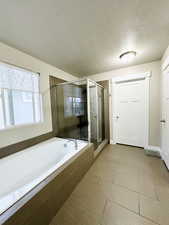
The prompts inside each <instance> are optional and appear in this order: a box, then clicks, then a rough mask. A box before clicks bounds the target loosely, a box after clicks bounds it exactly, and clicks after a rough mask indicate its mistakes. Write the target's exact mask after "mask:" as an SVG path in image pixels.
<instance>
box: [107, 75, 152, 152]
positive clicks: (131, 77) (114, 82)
mask: <svg viewBox="0 0 169 225" xmlns="http://www.w3.org/2000/svg"><path fill="white" fill-rule="evenodd" d="M150 77H151V72H145V73H140V74H129V75H122V76H117V77H114V78H112V79H111V81H110V83H111V85H110V86H111V90H110V95H111V102H110V104H109V107H110V108H109V112H110V115H111V116H110V120H111V121H110V143H111V144H116V143H117V142H116V124H115V123H114V122H113V120H114V116H115V112H116V108H115V107H116V106H115V105H116V104H115V99H116V95H115V94H116V91H115V89H116V86H117V83H118V82H123V81H124V82H125V81H132V80H140V79H145V96H146V101H145V104H146V106H145V107H146V116H145V128H146V130H145V138H144V140H145V141H144V148H147V147H148V146H149V100H150ZM111 138H112V139H111Z"/></svg>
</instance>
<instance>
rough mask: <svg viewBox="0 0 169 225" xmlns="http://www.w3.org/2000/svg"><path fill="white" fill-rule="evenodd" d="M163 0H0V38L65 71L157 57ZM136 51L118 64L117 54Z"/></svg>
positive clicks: (166, 36) (164, 40)
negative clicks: (131, 56) (133, 57)
mask: <svg viewBox="0 0 169 225" xmlns="http://www.w3.org/2000/svg"><path fill="white" fill-rule="evenodd" d="M168 9H169V1H168V0H123V1H122V0H121V1H120V0H27V1H24V0H12V1H11V0H1V4H0V40H1V41H2V42H4V43H6V44H9V45H11V46H13V47H15V48H17V49H19V50H22V51H24V52H26V53H28V54H30V55H32V56H35V57H37V58H39V59H41V60H43V61H45V62H47V63H49V64H52V65H54V66H56V67H58V68H60V69H62V70H64V71H66V72H69V73H71V74H74V75H77V76H84V75H90V74H94V73H99V72H103V71H108V70H112V69H115V68H121V67H124V66H129V65H136V64H140V63H145V62H150V61H153V60H157V59H160V58H161V56H162V54H163V52H164V50H165V48H166V47H167V45H168V44H169V13H168ZM127 50H135V51H137V52H138V55H137V57H136V58H135V60H134V61H133V62H132V63H130V64H124V63H122V62H121V61H120V60H119V55H120V54H121V53H123V52H124V51H127Z"/></svg>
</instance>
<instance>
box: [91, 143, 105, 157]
mask: <svg viewBox="0 0 169 225" xmlns="http://www.w3.org/2000/svg"><path fill="white" fill-rule="evenodd" d="M107 144H108V140H107V139H105V140H104V141H102V143H101V144H100V145H99V146H98V147H97V149H96V150H95V151H94V158H95V157H96V156H97V155H98V154H99V153H100V152H101V151H102V149H103V148H104V147H105V145H107Z"/></svg>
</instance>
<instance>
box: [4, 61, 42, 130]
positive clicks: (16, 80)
mask: <svg viewBox="0 0 169 225" xmlns="http://www.w3.org/2000/svg"><path fill="white" fill-rule="evenodd" d="M41 105H42V104H41V95H40V91H39V74H38V73H33V72H30V71H27V70H24V69H20V68H17V67H14V66H10V65H7V64H3V63H1V64H0V129H5V128H8V127H11V126H17V125H24V124H32V123H38V122H41V121H42V107H41Z"/></svg>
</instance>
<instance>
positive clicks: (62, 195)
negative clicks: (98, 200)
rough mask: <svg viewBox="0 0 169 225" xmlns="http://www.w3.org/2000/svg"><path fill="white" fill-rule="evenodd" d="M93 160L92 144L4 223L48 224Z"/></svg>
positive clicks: (8, 224) (15, 224)
mask: <svg viewBox="0 0 169 225" xmlns="http://www.w3.org/2000/svg"><path fill="white" fill-rule="evenodd" d="M93 160H94V150H93V145H90V146H89V147H88V148H87V149H86V150H85V151H84V152H83V153H82V154H81V155H80V156H79V157H78V158H76V159H75V160H74V161H73V162H72V163H71V164H70V165H69V166H68V167H66V168H65V169H64V170H63V171H62V172H61V173H60V174H58V175H57V176H56V178H54V179H53V180H52V181H51V182H50V183H49V184H47V185H46V186H45V187H44V188H43V189H42V190H41V191H40V192H39V193H37V194H36V195H35V196H34V197H33V198H32V199H31V200H29V201H28V202H27V203H26V204H25V205H24V206H23V207H22V208H21V209H20V210H18V211H17V212H16V213H15V214H14V215H13V216H12V217H11V218H10V219H9V220H7V221H6V222H5V223H4V225H48V224H49V223H50V221H51V220H52V218H53V217H54V216H55V215H56V213H57V211H58V210H59V208H60V207H61V206H62V205H63V203H64V202H65V200H66V199H67V198H68V196H69V195H70V194H71V192H72V191H73V189H74V188H75V186H76V185H77V183H78V182H79V181H80V180H81V179H82V177H83V176H84V174H85V173H86V171H87V170H88V169H89V168H90V166H91V164H92V163H93Z"/></svg>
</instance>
